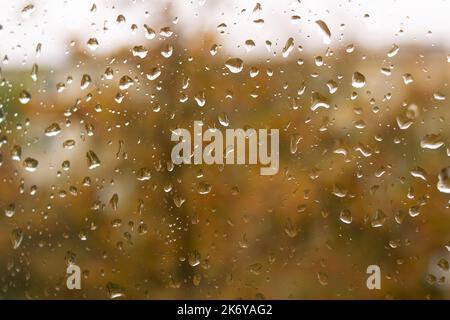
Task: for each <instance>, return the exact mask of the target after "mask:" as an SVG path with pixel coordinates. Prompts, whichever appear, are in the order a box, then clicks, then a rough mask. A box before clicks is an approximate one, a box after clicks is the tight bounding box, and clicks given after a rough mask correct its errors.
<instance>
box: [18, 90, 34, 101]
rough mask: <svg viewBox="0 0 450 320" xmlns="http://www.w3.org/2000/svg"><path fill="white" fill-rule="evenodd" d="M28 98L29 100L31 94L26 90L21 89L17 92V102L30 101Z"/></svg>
mask: <svg viewBox="0 0 450 320" xmlns="http://www.w3.org/2000/svg"><path fill="white" fill-rule="evenodd" d="M30 100H31V94H30V93H29V92H28V91H26V90H22V91H21V92H20V93H19V102H20V103H21V104H27V103H28V102H30Z"/></svg>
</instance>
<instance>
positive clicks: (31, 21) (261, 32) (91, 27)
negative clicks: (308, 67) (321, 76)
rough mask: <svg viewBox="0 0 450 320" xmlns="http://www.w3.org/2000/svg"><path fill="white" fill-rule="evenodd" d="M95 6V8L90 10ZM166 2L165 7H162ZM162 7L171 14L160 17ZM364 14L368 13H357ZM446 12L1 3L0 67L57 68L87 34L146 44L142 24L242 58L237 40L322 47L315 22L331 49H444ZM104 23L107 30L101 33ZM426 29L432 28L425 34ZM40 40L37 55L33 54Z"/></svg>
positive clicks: (371, 0) (422, 7)
mask: <svg viewBox="0 0 450 320" xmlns="http://www.w3.org/2000/svg"><path fill="white" fill-rule="evenodd" d="M256 2H260V3H261V5H262V10H261V11H260V12H259V13H256V14H255V13H253V8H254V7H255V5H256ZM94 3H95V4H96V6H97V10H96V11H95V12H90V9H91V7H92V5H93V4H94ZM28 4H33V5H34V6H35V9H34V12H32V13H31V15H30V16H29V17H28V18H24V17H23V16H22V15H21V11H22V9H23V8H24V7H25V6H26V5H28ZM167 7H170V8H171V9H170V11H167V10H165V8H167ZM243 9H245V11H244V12H242V10H243ZM165 12H170V13H169V14H168V16H167V14H166V17H165V14H164V13H165ZM119 14H123V15H124V16H125V18H126V23H125V25H122V26H119V25H118V24H117V23H116V18H117V16H118V15H119ZM366 14H368V15H369V16H368V17H364V16H365V15H366ZM449 14H450V3H449V1H444V0H429V1H421V0H409V1H408V0H397V1H395V0H366V1H349V0H302V1H296V0H259V1H254V0H192V1H190V0H172V1H169V0H134V1H133V0H115V1H112V0H87V1H86V0H65V1H63V0H34V1H33V0H31V1H23V0H1V4H0V24H1V25H2V30H0V59H3V57H4V56H5V55H7V56H8V58H9V63H8V64H4V63H0V66H1V67H2V68H3V69H7V68H11V67H14V68H15V67H20V66H22V67H26V68H29V66H30V65H31V64H33V63H35V62H36V63H38V64H40V65H41V64H44V65H49V66H54V67H57V66H58V64H60V63H62V62H64V59H65V57H66V52H67V51H68V50H71V48H70V46H69V43H70V40H76V41H77V44H76V45H77V46H79V47H81V48H86V50H88V49H87V46H86V41H87V40H88V39H89V38H91V37H96V38H97V39H98V41H99V43H100V46H99V48H98V52H105V51H107V50H111V49H112V48H114V47H120V46H124V45H128V46H131V45H139V44H142V45H144V46H147V47H150V46H151V43H152V42H156V41H158V40H157V38H158V37H157V38H155V39H153V40H147V39H145V38H144V36H143V35H144V28H143V24H144V23H146V24H148V25H149V26H150V27H152V28H153V29H155V30H156V31H159V29H160V28H161V27H165V26H171V27H172V29H173V30H174V31H175V32H176V33H177V34H178V35H179V37H180V38H181V39H183V40H188V41H196V40H197V39H199V37H198V35H201V34H202V33H203V32H206V31H208V32H211V33H213V34H214V35H216V36H217V38H218V42H219V43H221V44H223V45H224V48H225V49H226V50H228V51H230V54H233V55H241V56H244V55H247V53H246V51H245V49H244V45H243V44H244V42H245V40H247V39H252V40H253V41H254V42H255V43H256V45H257V47H256V49H255V50H254V52H256V54H262V53H264V52H265V50H266V49H265V44H264V42H265V41H266V40H270V41H272V43H273V44H274V48H273V50H278V51H279V50H280V48H282V47H283V46H284V44H285V42H286V40H287V38H289V37H293V38H294V39H295V45H296V46H297V45H299V44H301V45H302V46H303V48H304V49H305V50H316V49H317V50H318V49H320V50H321V51H322V52H323V50H324V49H326V47H327V45H325V44H323V43H322V37H321V35H320V33H319V32H318V29H317V26H316V25H315V23H314V21H316V20H318V19H321V20H323V21H325V22H326V23H327V24H328V26H329V28H330V30H331V33H332V38H331V44H330V45H329V46H330V47H336V46H343V45H347V44H349V43H352V42H353V43H354V44H355V45H356V46H372V47H379V48H380V49H382V50H386V51H387V50H388V49H389V48H390V47H391V45H392V44H393V43H397V44H399V45H401V44H402V43H405V42H406V43H417V44H420V45H424V46H431V45H437V46H443V47H445V48H447V50H448V49H449V48H450V33H449V31H450V19H449ZM292 15H299V16H300V17H301V19H300V23H299V24H296V25H294V24H292V22H291V18H290V17H291V16H292ZM175 17H178V23H177V24H176V25H174V23H173V19H174V18H175ZM258 18H262V19H264V20H265V23H264V25H263V26H262V27H258V26H257V25H256V24H255V23H253V20H255V19H258ZM105 21H106V22H105ZM223 22H224V23H226V24H227V29H226V34H225V35H220V34H219V32H218V31H217V28H216V27H217V25H219V24H220V23H223ZM105 23H106V27H107V28H108V30H107V31H104V30H103V27H104V24H105ZM133 23H134V24H136V25H137V26H138V30H137V33H136V34H135V35H133V34H132V33H131V28H130V27H131V25H132V24H133ZM341 24H345V26H344V27H342V26H341ZM400 30H403V33H401V32H399V31H400ZM428 31H431V32H432V33H431V34H427V33H428ZM39 42H40V43H42V53H41V56H40V57H36V55H35V48H36V45H37V43H39ZM72 50H73V49H72ZM264 54H267V53H264Z"/></svg>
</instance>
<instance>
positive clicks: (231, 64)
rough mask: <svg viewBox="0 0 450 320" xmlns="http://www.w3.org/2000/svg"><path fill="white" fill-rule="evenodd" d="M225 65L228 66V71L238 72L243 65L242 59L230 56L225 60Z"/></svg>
mask: <svg viewBox="0 0 450 320" xmlns="http://www.w3.org/2000/svg"><path fill="white" fill-rule="evenodd" d="M225 66H226V67H227V68H228V70H230V72H232V73H239V72H241V71H242V68H243V67H244V61H242V60H241V59H239V58H231V59H228V60H227V61H226V62H225Z"/></svg>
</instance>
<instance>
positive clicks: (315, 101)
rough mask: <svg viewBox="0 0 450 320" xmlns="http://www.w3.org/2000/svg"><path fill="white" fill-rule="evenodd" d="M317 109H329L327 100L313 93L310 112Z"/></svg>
mask: <svg viewBox="0 0 450 320" xmlns="http://www.w3.org/2000/svg"><path fill="white" fill-rule="evenodd" d="M319 108H325V109H328V108H330V103H329V102H328V99H327V98H326V97H324V96H323V95H321V94H320V93H318V92H313V93H312V95H311V110H312V111H316V110H317V109H319Z"/></svg>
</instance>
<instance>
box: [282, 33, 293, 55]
mask: <svg viewBox="0 0 450 320" xmlns="http://www.w3.org/2000/svg"><path fill="white" fill-rule="evenodd" d="M292 49H294V38H289V39H288V40H287V41H286V44H285V45H284V48H283V50H282V51H281V55H282V56H283V58H287V57H288V56H289V54H290V53H291V51H292Z"/></svg>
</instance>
